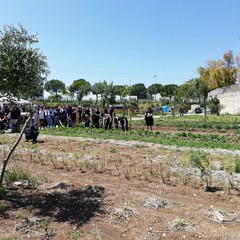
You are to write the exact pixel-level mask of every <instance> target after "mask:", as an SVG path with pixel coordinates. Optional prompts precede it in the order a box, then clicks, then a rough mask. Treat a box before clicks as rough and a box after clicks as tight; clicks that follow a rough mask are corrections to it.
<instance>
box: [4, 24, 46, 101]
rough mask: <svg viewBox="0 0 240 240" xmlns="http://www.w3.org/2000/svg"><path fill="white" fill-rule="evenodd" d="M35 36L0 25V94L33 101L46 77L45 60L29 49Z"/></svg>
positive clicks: (36, 40) (32, 49) (36, 50)
mask: <svg viewBox="0 0 240 240" xmlns="http://www.w3.org/2000/svg"><path fill="white" fill-rule="evenodd" d="M36 43H38V38H37V35H36V34H28V32H27V30H26V29H25V28H23V26H22V25H19V26H18V28H17V27H14V26H9V25H4V27H3V30H2V31H0V94H1V95H5V96H8V97H11V96H14V97H26V98H29V97H33V96H35V95H34V94H35V92H36V91H35V90H36V89H39V87H42V86H43V84H44V81H45V80H46V78H47V76H48V74H49V68H48V64H47V59H46V57H45V56H44V55H42V54H41V53H40V52H39V49H38V48H34V47H33V45H34V44H36Z"/></svg>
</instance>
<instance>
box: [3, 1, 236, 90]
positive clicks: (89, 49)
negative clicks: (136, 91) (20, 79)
mask: <svg viewBox="0 0 240 240" xmlns="http://www.w3.org/2000/svg"><path fill="white" fill-rule="evenodd" d="M0 9H1V10H0V13H1V14H0V29H1V30H2V29H3V25H4V24H7V25H14V26H18V24H19V23H20V24H21V25H23V27H24V28H26V29H27V30H28V32H29V33H38V39H39V43H38V44H37V46H36V47H38V48H39V49H40V52H41V53H43V54H44V55H45V56H46V57H47V59H48V64H49V67H50V71H51V74H50V75H49V77H48V80H51V79H59V80H61V81H63V82H64V83H66V84H67V85H70V84H71V83H72V82H73V81H74V80H77V79H80V78H84V79H86V80H87V81H89V82H90V83H91V84H94V83H95V82H100V81H103V80H106V81H107V82H108V83H110V82H113V84H114V85H132V84H136V83H144V84H145V86H146V87H148V86H149V85H151V84H154V83H155V82H156V83H160V84H163V85H166V84H177V85H181V84H183V83H185V82H186V81H188V80H190V79H191V78H195V77H198V73H197V68H198V67H200V66H202V67H205V66H206V61H207V60H218V59H222V56H223V54H224V53H225V52H226V51H228V50H232V51H233V53H234V55H237V54H238V52H239V51H240V43H239V42H240V40H239V39H240V1H239V0H21V1H20V0H0ZM154 76H156V77H154Z"/></svg>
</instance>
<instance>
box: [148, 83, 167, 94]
mask: <svg viewBox="0 0 240 240" xmlns="http://www.w3.org/2000/svg"><path fill="white" fill-rule="evenodd" d="M147 90H148V93H149V94H151V95H155V94H157V93H160V94H161V95H162V92H163V91H164V87H163V85H162V84H159V83H154V84H152V85H150V86H149V87H148V88H147Z"/></svg>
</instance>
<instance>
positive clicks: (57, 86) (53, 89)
mask: <svg viewBox="0 0 240 240" xmlns="http://www.w3.org/2000/svg"><path fill="white" fill-rule="evenodd" d="M44 88H45V90H46V91H48V92H50V93H51V94H55V96H56V100H58V92H60V91H63V90H64V89H65V83H63V82H62V81H61V80H58V79H52V80H50V81H47V82H46V83H45V86H44Z"/></svg>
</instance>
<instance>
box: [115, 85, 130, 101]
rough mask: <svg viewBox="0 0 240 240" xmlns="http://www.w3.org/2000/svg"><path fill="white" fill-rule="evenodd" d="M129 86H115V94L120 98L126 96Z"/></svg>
mask: <svg viewBox="0 0 240 240" xmlns="http://www.w3.org/2000/svg"><path fill="white" fill-rule="evenodd" d="M126 88H127V85H115V86H114V92H115V94H116V95H119V96H120V98H121V99H122V97H124V96H125V92H126Z"/></svg>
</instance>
